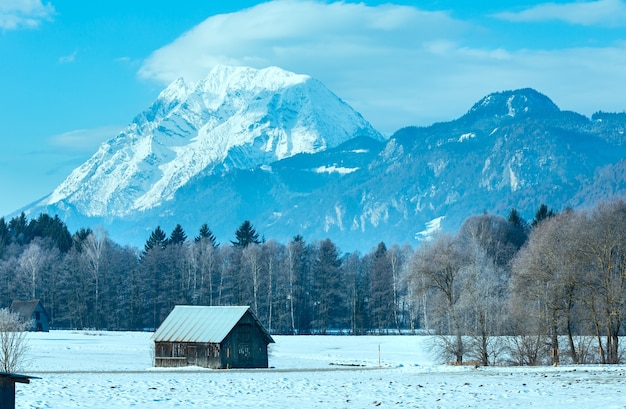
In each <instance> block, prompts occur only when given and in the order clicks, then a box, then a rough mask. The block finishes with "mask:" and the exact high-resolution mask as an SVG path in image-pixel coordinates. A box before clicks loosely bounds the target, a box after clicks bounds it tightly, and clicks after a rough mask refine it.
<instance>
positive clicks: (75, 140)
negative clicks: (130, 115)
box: [49, 125, 124, 154]
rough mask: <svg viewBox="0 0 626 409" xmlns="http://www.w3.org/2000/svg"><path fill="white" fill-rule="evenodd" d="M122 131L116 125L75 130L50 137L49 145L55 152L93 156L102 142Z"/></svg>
mask: <svg viewBox="0 0 626 409" xmlns="http://www.w3.org/2000/svg"><path fill="white" fill-rule="evenodd" d="M123 129H124V127H122V126H117V125H109V126H103V127H99V128H93V129H76V130H73V131H69V132H64V133H62V134H58V135H53V136H52V137H50V139H49V143H50V146H52V147H53V148H54V149H55V150H57V151H58V150H61V151H63V152H68V151H71V152H76V153H88V154H93V153H94V152H95V151H96V149H97V148H98V147H99V146H100V144H101V143H102V142H104V141H106V140H109V139H112V138H114V137H115V136H117V135H118V134H119V133H120V132H121V131H122V130H123Z"/></svg>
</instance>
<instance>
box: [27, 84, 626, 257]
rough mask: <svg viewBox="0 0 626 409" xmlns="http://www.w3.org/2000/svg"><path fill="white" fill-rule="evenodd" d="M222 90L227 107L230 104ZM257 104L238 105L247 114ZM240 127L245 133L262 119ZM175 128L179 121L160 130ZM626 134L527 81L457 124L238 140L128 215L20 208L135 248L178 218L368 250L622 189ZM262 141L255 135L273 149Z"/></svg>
mask: <svg viewBox="0 0 626 409" xmlns="http://www.w3.org/2000/svg"><path fill="white" fill-rule="evenodd" d="M305 77H306V76H305ZM291 80H294V81H295V79H294V78H291ZM307 81H313V82H316V80H312V79H308V80H307ZM189 87H190V85H189V84H185V83H184V81H182V80H179V81H178V82H175V83H173V85H171V89H169V91H167V92H166V93H165V97H164V101H162V105H161V106H153V107H151V109H150V110H149V112H157V113H159V112H160V115H161V116H163V113H165V112H170V111H171V110H172V106H174V105H176V104H177V103H176V102H172V101H174V100H176V98H178V99H179V100H180V96H181V95H184V94H185V93H188V92H192V91H190V90H189ZM166 90H167V89H166ZM164 92H165V90H164ZM227 94H228V93H225V94H224V95H226V96H228V98H226V99H225V101H224V103H225V104H226V105H228V104H231V105H233V104H236V103H237V102H236V101H234V102H233V101H228V100H229V99H230V98H232V95H227ZM192 95H194V99H195V100H197V98H199V96H198V94H197V93H196V94H194V93H193V92H192ZM333 95H334V94H333ZM283 97H284V93H282V94H280V96H279V97H275V98H274V99H271V98H270V101H273V102H275V104H274V105H272V104H268V105H266V106H270V107H271V109H268V111H267V112H265V113H264V114H265V115H263V116H261V118H260V119H259V121H267V118H271V119H272V120H275V121H279V120H280V121H283V122H285V121H286V122H289V121H290V120H291V119H293V117H292V116H289V115H295V114H294V112H293V111H294V108H293V105H285V106H283V105H280V104H279V103H278V102H279V100H280V99H281V98H283ZM183 100H185V98H184V97H183ZM287 100H289V98H287ZM157 101H158V100H157ZM177 101H178V100H177ZM254 101H256V100H253V101H252V103H251V104H248V105H245V106H242V107H243V109H252V110H254V109H256V108H255V107H256V105H255V102H254ZM179 102H180V101H179ZM191 102H194V101H191ZM195 103H197V101H195ZM163 104H165V105H163ZM181 104H182V103H178V105H176V106H181ZM165 106H167V107H168V109H169V111H168V110H167V109H165V108H164V107H165ZM251 106H252V108H250V107H251ZM279 107H282V108H285V111H281V109H282V108H279ZM240 108H241V107H240ZM326 108H327V107H326ZM328 111H329V109H321V110H319V111H317V112H318V113H319V115H328V114H329V112H328ZM192 112H197V111H194V110H193V109H192ZM224 112H226V111H224ZM229 112H230V111H229ZM237 112H239V111H237ZM348 112H349V111H348ZM140 115H142V114H140ZM155 115H156V114H155ZM351 115H353V116H352V118H355V117H356V118H362V117H361V116H360V115H359V114H358V113H356V114H351ZM305 117H306V118H307V119H308V120H313V119H318V118H316V117H315V116H314V115H308V114H307V115H305ZM264 118H265V119H264ZM330 118H333V116H332V115H331V116H330ZM147 119H149V118H147ZM179 120H180V119H178V121H179ZM328 121H329V122H330V123H343V120H341V121H339V120H337V121H338V122H335V120H332V119H331V120H328ZM356 122H357V123H360V122H358V121H356ZM166 124H169V125H172V124H178V125H181V126H182V125H184V122H183V123H181V122H176V121H169V122H167V121H166ZM249 125H251V128H250V129H251V130H254V129H256V128H255V126H256V127H257V128H258V127H259V126H260V125H259V122H254V123H250V124H249ZM355 128H358V127H355ZM172 129H174V130H176V129H184V128H182V127H179V128H176V126H173V127H170V128H166V129H165V130H167V131H169V132H174V131H172ZM624 130H626V114H610V113H602V112H599V113H597V114H594V116H593V117H592V118H587V117H585V116H583V115H580V114H577V113H575V112H570V111H561V110H560V109H559V108H558V106H557V105H556V104H555V103H554V102H552V101H551V100H550V98H548V97H547V96H545V95H543V94H541V93H539V92H538V91H536V90H533V89H530V88H524V89H520V90H511V91H501V92H496V93H493V94H489V95H487V96H486V97H484V98H482V99H481V100H480V101H478V102H477V103H476V104H474V105H473V106H472V107H471V108H470V109H469V110H468V111H467V113H466V114H465V115H463V116H461V117H459V118H457V119H453V120H451V121H449V122H440V123H436V124H433V125H431V126H428V127H406V128H402V129H400V130H398V131H397V132H396V133H394V134H393V135H392V136H391V137H390V138H388V139H386V140H385V139H384V138H382V136H381V135H380V134H379V133H377V132H376V131H375V130H373V128H371V129H369V128H367V127H364V128H362V129H356V130H355V132H354V135H351V136H350V137H346V138H343V139H342V140H341V141H340V142H337V143H336V144H334V146H321V147H320V148H319V149H310V150H308V151H304V150H301V151H298V152H296V153H294V154H291V155H285V156H280V155H274V156H271V155H270V156H265V157H263V155H260V156H257V158H259V157H261V159H260V160H258V161H256V162H254V163H250V162H247V161H248V159H249V156H248V151H246V149H244V148H245V147H244V148H242V147H241V146H239V145H236V146H233V147H232V149H231V150H229V151H228V155H227V156H226V157H225V158H224V159H223V160H222V161H221V162H219V163H218V164H216V165H215V167H213V168H210V167H209V168H204V169H203V170H202V171H200V172H196V173H194V174H193V175H192V176H191V177H189V178H188V179H187V180H186V181H185V183H183V184H181V186H180V187H179V188H178V189H176V190H175V191H174V192H172V194H171V197H170V198H169V199H168V200H163V201H161V202H160V203H159V205H158V206H152V207H147V206H146V207H143V208H141V209H138V210H134V211H131V212H128V213H125V214H123V215H108V214H104V215H95V216H94V215H89V214H85V213H84V212H83V210H82V209H81V208H80V206H78V205H76V204H75V203H73V202H72V201H70V200H61V201H59V202H56V203H48V204H45V205H43V206H42V205H41V203H42V202H40V204H39V205H38V206H37V205H36V206H30V207H27V211H29V212H31V213H32V212H37V211H46V212H48V213H51V214H55V213H56V214H59V216H60V217H61V218H62V219H63V220H65V221H66V222H67V223H68V225H70V226H72V227H73V228H78V227H84V226H94V225H101V226H103V227H104V228H106V229H107V230H109V232H110V236H111V237H112V238H116V239H117V240H119V241H120V242H122V243H130V244H133V245H138V246H140V245H141V243H143V242H144V241H145V239H146V238H147V237H148V235H149V233H150V231H152V230H154V228H156V227H157V226H161V227H162V228H164V229H165V230H168V229H171V228H173V226H174V225H175V224H178V223H180V224H181V225H183V227H184V228H185V229H187V231H192V230H194V229H198V228H199V227H200V226H201V225H202V224H203V223H207V224H208V225H209V227H210V228H211V230H212V231H213V232H214V234H215V235H216V236H217V237H218V239H219V240H221V241H223V242H227V240H228V239H229V238H230V237H231V236H232V235H233V232H234V231H235V230H236V228H237V227H238V226H239V224H240V223H241V222H242V221H243V220H250V221H251V222H252V223H253V224H254V225H255V227H256V229H257V231H258V232H260V233H261V234H262V235H264V236H265V237H266V238H273V239H276V240H280V241H286V240H288V239H290V238H291V237H293V236H294V235H296V234H300V235H302V236H303V237H304V238H305V239H307V240H319V239H323V238H326V237H330V238H331V239H333V241H335V242H336V243H337V244H338V245H339V246H340V248H342V249H344V250H346V251H352V250H354V249H359V250H361V251H368V250H369V249H370V248H371V247H373V246H375V245H376V244H377V243H379V242H381V241H384V242H385V243H388V244H390V243H397V244H403V243H408V244H410V245H418V244H419V242H420V240H423V239H424V237H427V236H428V234H430V232H431V231H432V228H433V226H435V227H437V226H439V227H440V228H441V229H443V230H444V231H455V230H456V229H458V227H460V225H461V223H462V222H463V220H464V219H465V218H467V217H469V216H471V215H473V214H480V213H483V212H485V211H487V212H489V213H493V214H498V215H501V216H506V215H507V214H508V212H510V210H511V209H512V208H516V209H517V210H518V211H519V212H520V213H521V214H522V215H523V216H524V217H526V218H527V219H531V218H532V216H533V215H534V212H535V211H536V209H537V208H538V207H539V206H540V205H541V204H542V203H545V204H547V205H549V206H550V207H552V208H554V209H555V210H557V211H559V210H563V209H565V208H567V207H575V208H590V207H592V206H593V205H594V204H596V202H597V201H598V200H601V199H604V200H609V199H611V198H612V197H614V196H620V197H621V196H623V195H624V194H625V193H626V181H625V179H624V177H625V174H626V172H625V171H624V169H626V166H625V165H624V160H623V158H624V157H626V144H624ZM174 134H175V132H174ZM163 135H166V132H163ZM137 138H138V136H137ZM268 140H269V137H267V138H265V139H263V138H262V140H260V141H257V143H258V144H261V145H263V144H265V145H263V146H268V145H267V141H268ZM113 141H117V142H115V143H121V142H123V141H120V140H117V139H114V140H113ZM296 143H298V142H297V141H296ZM253 145H254V143H253ZM270 145H271V146H273V147H275V146H276V145H272V144H270ZM101 149H102V148H101ZM272 149H274V148H272ZM98 152H100V151H98ZM273 152H275V150H273ZM102 154H103V153H102ZM94 157H95V158H98V153H97V154H96V155H94ZM94 160H96V159H94Z"/></svg>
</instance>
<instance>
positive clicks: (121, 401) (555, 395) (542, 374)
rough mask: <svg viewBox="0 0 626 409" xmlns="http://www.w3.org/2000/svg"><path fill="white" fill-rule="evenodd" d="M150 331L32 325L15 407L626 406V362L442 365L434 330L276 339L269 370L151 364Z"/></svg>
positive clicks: (276, 337) (281, 337)
mask: <svg viewBox="0 0 626 409" xmlns="http://www.w3.org/2000/svg"><path fill="white" fill-rule="evenodd" d="M151 335H152V334H151V333H144V332H104V331H51V332H49V333H30V334H28V342H29V346H30V362H29V363H28V365H27V368H26V369H25V370H24V371H23V373H25V374H27V375H32V376H36V377H39V378H40V379H33V380H31V383H30V384H17V385H16V407H17V408H296V407H297V408H301V409H302V408H368V407H372V408H376V407H394V408H501V407H504V406H506V407H537V408H559V407H580V408H603V409H605V408H626V367H624V366H600V365H584V366H560V367H479V368H474V367H473V366H460V367H456V366H449V365H443V364H441V363H439V362H438V360H437V357H436V354H435V353H434V352H433V348H432V338H431V337H427V336H297V337H295V336H275V337H274V339H275V340H276V344H273V345H271V352H270V360H269V363H270V368H269V369H255V370H251V369H249V370H209V369H202V368H184V369H165V368H154V367H152V360H153V358H152V342H151V340H150V336H151Z"/></svg>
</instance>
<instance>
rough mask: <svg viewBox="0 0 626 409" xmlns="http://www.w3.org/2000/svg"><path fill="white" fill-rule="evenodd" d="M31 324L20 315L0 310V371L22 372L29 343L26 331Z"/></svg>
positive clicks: (5, 309) (7, 310)
mask: <svg viewBox="0 0 626 409" xmlns="http://www.w3.org/2000/svg"><path fill="white" fill-rule="evenodd" d="M29 326H30V322H28V321H24V320H23V319H22V318H21V317H20V315H19V314H17V313H14V312H11V311H9V309H7V308H3V309H0V348H1V350H0V371H2V372H8V373H15V372H19V371H21V370H22V369H23V368H22V365H23V364H24V363H25V362H26V358H27V353H28V342H27V339H26V330H27V329H28V327H29Z"/></svg>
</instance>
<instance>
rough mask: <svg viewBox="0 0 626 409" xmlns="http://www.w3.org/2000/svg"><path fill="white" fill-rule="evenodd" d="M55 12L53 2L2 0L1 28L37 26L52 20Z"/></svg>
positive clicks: (0, 10) (11, 28) (0, 7)
mask: <svg viewBox="0 0 626 409" xmlns="http://www.w3.org/2000/svg"><path fill="white" fill-rule="evenodd" d="M54 13H55V10H54V7H53V6H52V4H50V3H45V4H44V3H42V2H41V0H2V1H0V29H3V30H19V29H32V28H37V27H39V25H40V24H41V22H42V21H46V20H51V19H52V16H53V15H54Z"/></svg>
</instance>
